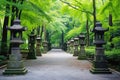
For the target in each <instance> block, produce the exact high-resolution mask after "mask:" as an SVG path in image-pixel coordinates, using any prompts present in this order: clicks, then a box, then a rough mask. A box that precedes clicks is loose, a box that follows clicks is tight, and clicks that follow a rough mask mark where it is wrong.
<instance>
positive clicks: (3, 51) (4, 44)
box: [1, 0, 10, 56]
mask: <svg viewBox="0 0 120 80" xmlns="http://www.w3.org/2000/svg"><path fill="white" fill-rule="evenodd" d="M7 1H8V2H9V1H10V0H7ZM9 13H10V5H9V4H8V3H7V4H6V11H5V14H6V15H5V17H4V24H3V30H2V31H3V32H2V44H1V54H2V55H4V56H7V55H8V54H7V49H8V46H7V26H8V24H9V16H8V15H7V14H9Z"/></svg>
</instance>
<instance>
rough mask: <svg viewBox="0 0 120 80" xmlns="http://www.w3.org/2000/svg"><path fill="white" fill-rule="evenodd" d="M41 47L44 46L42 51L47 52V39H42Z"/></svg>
mask: <svg viewBox="0 0 120 80" xmlns="http://www.w3.org/2000/svg"><path fill="white" fill-rule="evenodd" d="M43 48H44V52H43V53H47V51H48V42H47V41H43Z"/></svg>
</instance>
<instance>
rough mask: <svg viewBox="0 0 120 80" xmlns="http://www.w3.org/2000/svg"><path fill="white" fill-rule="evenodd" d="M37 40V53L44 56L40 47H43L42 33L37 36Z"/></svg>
mask: <svg viewBox="0 0 120 80" xmlns="http://www.w3.org/2000/svg"><path fill="white" fill-rule="evenodd" d="M36 40H37V44H36V55H37V56H42V54H41V49H40V47H41V38H40V35H38V36H37V38H36Z"/></svg>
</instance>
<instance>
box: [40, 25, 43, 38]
mask: <svg viewBox="0 0 120 80" xmlns="http://www.w3.org/2000/svg"><path fill="white" fill-rule="evenodd" d="M43 28H44V27H43V25H42V28H41V33H40V37H41V38H42V34H43Z"/></svg>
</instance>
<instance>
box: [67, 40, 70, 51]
mask: <svg viewBox="0 0 120 80" xmlns="http://www.w3.org/2000/svg"><path fill="white" fill-rule="evenodd" d="M67 52H68V53H69V52H70V41H68V42H67Z"/></svg>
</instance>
